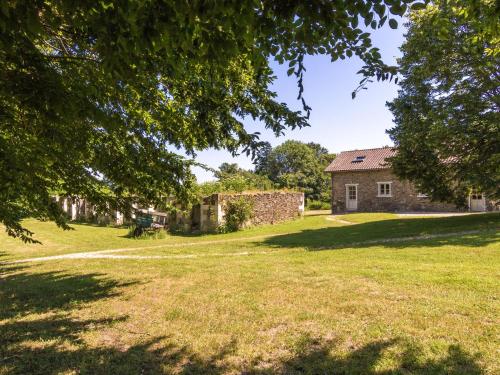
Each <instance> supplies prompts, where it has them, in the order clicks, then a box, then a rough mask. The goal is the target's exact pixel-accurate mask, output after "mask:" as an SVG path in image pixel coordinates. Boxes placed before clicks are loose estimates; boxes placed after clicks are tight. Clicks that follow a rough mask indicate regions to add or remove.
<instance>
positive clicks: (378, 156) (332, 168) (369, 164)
mask: <svg viewBox="0 0 500 375" xmlns="http://www.w3.org/2000/svg"><path fill="white" fill-rule="evenodd" d="M395 154H396V149H395V148H393V147H382V148H370V149H367V150H352V151H343V152H341V153H340V154H338V155H337V157H336V158H335V159H334V160H333V161H332V163H331V164H330V165H329V166H328V167H326V169H325V172H341V171H364V170H370V169H388V168H390V166H389V165H388V164H387V162H386V160H385V159H386V158H389V157H391V156H394V155H395Z"/></svg>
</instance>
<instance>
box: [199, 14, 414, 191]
mask: <svg viewBox="0 0 500 375" xmlns="http://www.w3.org/2000/svg"><path fill="white" fill-rule="evenodd" d="M400 24H401V22H400ZM371 32H372V38H373V44H374V45H375V46H377V47H379V48H380V52H381V54H382V57H383V59H384V61H385V62H386V63H388V64H395V59H396V58H397V57H399V56H400V55H401V53H400V51H399V46H400V45H401V43H402V42H403V39H404V37H403V33H404V29H403V28H402V26H401V25H400V27H399V28H398V29H397V30H392V29H390V28H389V27H384V28H382V29H379V30H376V31H373V30H372V31H371ZM304 60H305V65H306V69H307V72H306V74H305V82H304V89H305V90H304V97H305V99H306V102H307V104H308V105H309V106H311V107H312V111H311V116H310V119H309V123H310V125H311V126H310V127H307V128H303V129H296V130H293V131H287V132H286V134H285V135H284V136H282V137H279V138H276V137H275V136H274V134H272V133H271V132H269V131H266V130H265V129H264V127H263V126H261V125H259V124H258V123H255V122H252V121H251V120H248V121H245V125H246V126H247V129H249V131H251V132H256V131H259V132H260V133H261V134H262V136H261V139H262V140H265V141H268V142H270V143H271V144H272V145H273V146H276V145H279V144H281V143H283V142H284V141H285V140H288V139H296V140H300V141H303V142H316V143H319V144H321V145H322V146H324V147H326V148H327V149H328V150H329V151H330V152H334V153H337V152H340V151H344V150H352V149H362V148H372V147H380V146H385V145H391V144H392V143H391V141H390V139H389V137H388V136H387V134H386V133H385V130H386V129H388V128H390V127H392V114H391V113H390V112H389V110H388V109H387V107H386V106H385V103H386V102H387V101H390V100H391V99H392V98H394V97H395V96H396V95H397V86H396V85H395V84H394V83H393V82H392V83H389V82H377V81H376V80H375V82H373V83H372V84H370V85H369V86H368V90H362V92H360V93H359V94H358V95H357V96H356V98H355V99H354V100H353V99H351V92H352V91H353V89H354V88H355V87H356V86H357V84H358V82H359V80H360V79H361V76H359V75H357V74H356V72H357V71H358V70H359V69H360V68H361V66H362V65H363V64H362V62H361V61H360V60H359V59H357V58H351V59H346V60H343V61H342V60H340V61H337V62H334V63H332V62H331V61H330V58H328V57H327V56H308V57H307V58H305V59H304ZM272 67H273V69H274V71H275V75H276V76H277V80H276V81H275V83H274V85H273V89H274V90H276V92H277V94H278V101H280V102H285V103H287V104H288V105H289V107H290V108H292V109H294V110H299V109H301V108H302V106H301V103H300V102H299V101H297V94H298V88H297V84H296V81H295V79H294V76H292V77H288V76H287V75H286V70H287V67H288V65H283V66H280V65H279V64H277V63H276V64H272ZM196 160H197V161H199V162H201V163H204V164H206V165H208V166H210V167H212V168H217V167H218V166H219V165H220V164H221V163H223V162H230V163H238V164H239V165H240V166H241V167H243V168H245V169H253V164H252V161H251V159H250V158H248V157H246V156H245V155H241V156H237V157H234V158H233V157H232V156H231V154H230V153H228V152H226V151H217V150H206V151H203V152H199V153H198V154H197V158H196ZM194 173H195V174H196V177H197V179H198V181H199V182H203V181H208V180H212V179H214V177H213V176H212V174H211V173H210V172H208V171H205V170H203V169H201V168H196V169H194Z"/></svg>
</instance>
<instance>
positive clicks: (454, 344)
mask: <svg viewBox="0 0 500 375" xmlns="http://www.w3.org/2000/svg"><path fill="white" fill-rule="evenodd" d="M342 219H343V220H346V221H350V222H355V223H357V224H356V225H344V224H342V223H339V222H335V221H330V220H326V216H310V217H306V218H304V219H300V220H297V221H293V222H289V223H283V224H279V225H275V226H266V227H260V228H252V229H248V230H245V231H242V232H238V233H231V234H223V235H204V236H167V237H166V238H164V239H159V240H134V239H130V238H126V233H127V230H126V229H116V228H103V227H94V226H88V225H75V226H74V227H75V230H73V231H66V232H62V231H60V230H59V229H56V228H55V226H53V225H52V224H50V223H40V222H36V221H27V222H26V223H25V224H26V225H27V226H28V227H29V228H30V229H31V230H33V231H35V233H36V236H37V238H38V239H39V240H41V241H42V242H43V245H26V244H22V243H20V242H18V241H17V240H12V239H9V238H7V237H6V236H4V235H1V236H0V261H7V260H19V259H25V258H31V257H36V256H47V255H57V254H66V253H72V252H86V251H94V250H103V249H113V248H138V247H141V248H142V247H146V248H144V249H135V250H130V251H126V252H123V253H119V254H127V255H141V256H148V255H155V256H157V255H161V256H169V255H175V254H181V255H182V254H191V255H196V257H193V258H186V259H181V258H164V259H59V260H51V261H46V262H30V263H18V264H6V263H4V264H0V374H59V373H63V374H66V373H68V374H69V373H81V374H141V373H142V374H170V373H176V374H225V373H247V374H275V373H281V374H302V373H309V374H332V373H333V374H335V373H338V374H482V373H489V374H495V373H498V372H499V371H500V361H499V359H498V344H499V342H498V340H499V334H500V331H499V329H498V327H499V326H500V324H499V323H500V321H499V316H500V311H499V310H500V303H499V298H500V293H499V292H500V290H499V286H498V285H499V283H498V280H499V276H500V272H499V270H500V267H499V266H500V241H499V240H500V236H499V228H500V215H499V214H487V215H472V216H463V217H447V218H404V219H400V218H397V217H396V216H395V215H391V214H353V215H345V216H342ZM463 231H476V232H473V233H469V234H462V235H448V236H447V235H446V233H459V232H463ZM435 234H440V235H441V236H439V237H436V238H428V239H423V240H422V239H421V240H412V241H400V240H399V239H401V238H402V237H408V236H421V235H435ZM390 238H392V239H395V240H394V242H386V240H387V239H390ZM223 240H230V242H221V241H223ZM214 241H215V242H214ZM367 241H368V242H367ZM363 242H364V244H363ZM159 245H161V246H164V247H161V246H160V247H158V246H159ZM148 246H154V247H152V248H151V247H150V248H147V247H148ZM243 252H247V253H248V255H242V253H243ZM231 255H233V256H231Z"/></svg>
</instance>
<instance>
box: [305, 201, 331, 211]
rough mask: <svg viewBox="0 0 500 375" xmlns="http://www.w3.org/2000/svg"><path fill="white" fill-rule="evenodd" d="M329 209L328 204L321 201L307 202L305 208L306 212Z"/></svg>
mask: <svg viewBox="0 0 500 375" xmlns="http://www.w3.org/2000/svg"><path fill="white" fill-rule="evenodd" d="M330 208H331V206H330V203H328V202H321V201H309V202H307V206H306V209H308V210H329V209H330Z"/></svg>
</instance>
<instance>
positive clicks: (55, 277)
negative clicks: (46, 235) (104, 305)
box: [0, 266, 135, 319]
mask: <svg viewBox="0 0 500 375" xmlns="http://www.w3.org/2000/svg"><path fill="white" fill-rule="evenodd" d="M23 268H24V267H23V266H2V268H0V277H1V278H0V319H7V318H11V317H14V316H15V317H22V316H24V315H27V314H32V313H46V312H61V311H64V310H69V309H71V308H75V307H77V306H78V305H79V304H81V303H87V302H92V301H96V300H100V299H102V298H110V297H114V296H117V295H119V289H120V288H123V287H127V286H130V285H133V284H135V282H127V283H123V282H118V281H114V280H110V279H107V278H104V277H103V275H102V274H98V273H88V274H83V275H80V274H76V275H74V274H69V273H65V272H62V271H59V272H44V273H29V272H20V271H21V270H23Z"/></svg>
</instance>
